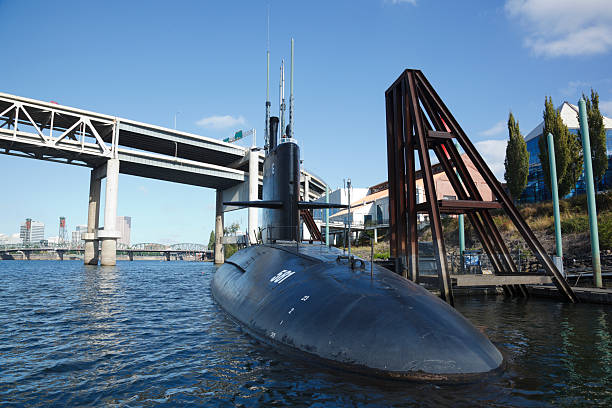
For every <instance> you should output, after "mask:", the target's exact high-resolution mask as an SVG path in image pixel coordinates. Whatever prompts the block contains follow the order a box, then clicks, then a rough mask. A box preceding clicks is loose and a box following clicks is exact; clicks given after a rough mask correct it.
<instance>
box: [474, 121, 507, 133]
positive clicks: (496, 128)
mask: <svg viewBox="0 0 612 408" xmlns="http://www.w3.org/2000/svg"><path fill="white" fill-rule="evenodd" d="M507 126H508V124H507V123H506V121H505V120H500V121H499V122H497V123H496V124H494V125H493V126H491V127H490V128H489V129H486V130H483V131H481V132H478V134H479V135H481V136H487V137H491V136H497V135H501V134H502V133H504V131H505V130H506V129H507Z"/></svg>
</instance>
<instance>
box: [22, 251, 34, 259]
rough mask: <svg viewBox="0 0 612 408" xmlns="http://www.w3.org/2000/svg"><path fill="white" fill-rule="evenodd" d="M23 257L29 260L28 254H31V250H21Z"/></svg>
mask: <svg viewBox="0 0 612 408" xmlns="http://www.w3.org/2000/svg"><path fill="white" fill-rule="evenodd" d="M23 254H24V255H25V258H26V259H27V260H28V261H30V256H31V255H32V251H23Z"/></svg>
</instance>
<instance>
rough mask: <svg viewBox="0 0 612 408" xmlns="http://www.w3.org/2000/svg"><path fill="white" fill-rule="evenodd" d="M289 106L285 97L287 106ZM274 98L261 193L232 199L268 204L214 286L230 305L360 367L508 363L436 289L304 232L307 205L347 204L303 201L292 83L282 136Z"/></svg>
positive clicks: (395, 369) (471, 375)
mask: <svg viewBox="0 0 612 408" xmlns="http://www.w3.org/2000/svg"><path fill="white" fill-rule="evenodd" d="M292 55H293V41H292ZM268 58H269V57H268ZM268 60H269V59H268ZM292 60H293V58H292ZM268 64H269V63H268ZM291 69H292V70H293V61H292V67H291ZM281 77H282V75H281ZM291 77H292V79H293V75H291ZM281 82H282V78H281ZM291 89H292V90H293V87H291ZM281 95H282V91H281ZM268 99H269V98H268ZM283 106H284V101H283V98H282V97H281V109H280V115H281V116H282V115H283ZM269 108H270V102H269V101H267V102H266V130H267V132H266V134H267V136H268V137H267V139H268V140H267V143H266V148H265V160H264V165H263V190H262V199H261V200H258V201H240V202H226V203H224V204H226V205H235V206H243V207H259V208H262V213H263V214H262V215H263V220H262V221H263V222H262V228H261V243H259V244H257V245H251V246H249V247H246V248H244V249H241V250H239V251H238V252H236V253H235V254H234V255H232V256H231V257H230V258H229V259H227V260H226V261H225V263H224V264H223V265H221V266H220V267H219V268H218V269H217V270H216V272H215V274H214V277H213V279H212V283H211V291H212V295H213V298H214V299H215V301H216V302H217V303H218V305H219V306H220V307H221V309H223V311H224V312H225V313H226V314H227V315H228V316H229V317H230V318H231V319H232V320H233V321H235V322H236V323H237V324H238V325H239V326H241V327H242V329H243V330H244V331H245V332H246V333H248V334H250V335H251V336H253V337H254V338H255V339H257V340H259V341H260V342H263V343H266V344H268V345H271V346H273V347H275V348H276V349H277V350H278V351H279V352H281V353H289V354H292V355H297V356H299V357H300V358H303V359H306V360H311V361H314V362H316V363H323V364H324V365H327V366H330V367H334V368H339V369H341V370H345V371H349V372H352V373H357V374H363V375H367V376H372V377H379V378H389V379H403V380H417V381H435V382H462V381H466V380H471V379H477V378H481V377H482V376H484V375H488V374H491V373H494V372H497V371H499V370H500V369H501V367H502V365H503V361H504V359H503V357H502V354H501V353H500V352H499V350H498V349H497V348H496V347H495V346H494V345H493V344H492V343H491V342H490V340H489V339H488V338H487V337H486V336H485V334H483V333H482V332H481V331H479V330H478V329H477V328H476V327H474V326H473V325H472V324H471V323H470V322H469V321H468V320H467V319H466V318H465V317H464V316H462V315H461V314H460V313H459V312H457V311H456V310H455V309H454V308H453V307H451V306H450V305H448V304H447V303H446V302H444V301H443V300H441V299H440V298H438V297H437V296H434V295H433V294H431V293H430V292H429V291H427V290H426V289H424V288H422V287H421V286H419V285H417V284H415V283H414V282H412V281H410V280H408V279H405V278H404V277H402V276H400V275H398V274H396V273H394V272H392V271H390V270H388V269H386V268H383V267H381V266H378V265H372V264H370V262H367V261H366V260H363V259H360V258H357V257H352V256H345V254H344V251H342V250H340V249H337V248H334V247H328V246H326V245H324V244H322V243H321V244H317V243H312V244H311V243H304V242H302V240H301V233H300V224H301V223H300V211H301V210H310V209H313V208H334V207H336V208H337V207H345V206H341V205H338V204H326V203H314V202H305V201H300V196H299V195H300V148H299V146H298V143H297V142H296V140H295V139H294V138H293V137H292V136H293V133H292V132H293V129H292V124H293V123H292V120H291V118H292V113H293V112H292V109H293V92H292V94H291V104H290V123H289V125H288V126H287V127H286V132H285V135H286V136H287V137H282V138H281V140H280V142H279V140H278V135H277V133H278V124H279V118H278V117H270V116H269ZM281 123H283V122H282V121H281ZM281 129H282V127H281Z"/></svg>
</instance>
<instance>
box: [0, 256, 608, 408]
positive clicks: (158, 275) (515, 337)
mask: <svg viewBox="0 0 612 408" xmlns="http://www.w3.org/2000/svg"><path fill="white" fill-rule="evenodd" d="M214 270H215V269H214V267H213V266H212V265H211V264H209V263H195V262H120V263H119V265H117V267H113V268H106V267H105V268H103V267H86V266H83V265H82V264H81V263H80V262H77V261H64V262H58V261H30V262H28V261H0V279H1V281H0V282H1V284H0V406H2V407H4V406H24V405H27V406H51V405H54V406H58V405H60V406H61V405H70V406H76V405H102V406H129V407H137V406H153V405H165V406H177V405H206V406H260V405H266V406H270V405H277V406H388V405H396V406H542V405H550V406H585V405H593V406H598V405H599V406H608V407H609V406H612V308H611V307H608V306H597V305H566V304H562V303H557V302H553V301H544V300H537V299H531V300H529V301H526V302H525V301H516V300H514V301H508V300H504V299H503V298H501V297H497V298H495V297H489V298H458V299H457V303H458V305H457V308H458V309H459V311H461V312H462V313H463V314H464V315H466V316H467V317H468V318H469V319H470V320H471V321H472V322H473V323H474V324H475V325H476V326H478V327H480V328H482V330H484V331H485V332H486V333H487V334H488V336H489V338H490V339H491V340H492V341H493V342H494V343H495V344H496V345H497V346H498V347H499V348H500V349H501V350H502V352H503V353H504V354H505V356H506V358H507V361H508V366H507V369H506V370H505V371H504V372H503V373H502V374H500V375H498V376H495V377H493V378H490V379H488V380H487V381H483V382H480V383H475V384H468V385H453V386H438V385H432V384H426V383H425V384H423V383H401V382H382V381H374V380H371V379H368V378H362V377H355V376H351V375H348V374H346V373H343V372H339V371H333V370H329V369H326V368H324V367H318V366H313V365H310V364H309V363H307V362H304V361H301V360H299V359H295V358H288V357H284V356H281V355H279V354H277V353H275V351H274V350H273V349H271V348H270V347H267V346H265V345H262V344H259V343H257V342H255V341H254V340H253V339H251V338H250V337H249V336H247V335H246V334H244V333H243V332H242V331H241V330H240V329H239V328H238V327H237V326H236V325H235V324H234V323H233V322H231V321H230V320H228V319H227V318H226V316H225V315H224V314H223V312H222V311H221V310H220V309H219V307H217V305H216V304H215V302H214V301H213V299H212V298H211V294H210V279H211V277H212V275H213V273H214ZM398 340H399V339H398Z"/></svg>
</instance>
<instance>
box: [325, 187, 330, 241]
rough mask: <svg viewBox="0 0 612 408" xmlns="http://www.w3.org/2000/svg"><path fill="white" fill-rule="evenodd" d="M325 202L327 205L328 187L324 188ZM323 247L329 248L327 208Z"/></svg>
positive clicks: (326, 210)
mask: <svg viewBox="0 0 612 408" xmlns="http://www.w3.org/2000/svg"><path fill="white" fill-rule="evenodd" d="M325 202H326V203H327V204H329V187H327V186H325ZM325 245H327V246H329V208H326V209H325Z"/></svg>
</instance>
